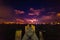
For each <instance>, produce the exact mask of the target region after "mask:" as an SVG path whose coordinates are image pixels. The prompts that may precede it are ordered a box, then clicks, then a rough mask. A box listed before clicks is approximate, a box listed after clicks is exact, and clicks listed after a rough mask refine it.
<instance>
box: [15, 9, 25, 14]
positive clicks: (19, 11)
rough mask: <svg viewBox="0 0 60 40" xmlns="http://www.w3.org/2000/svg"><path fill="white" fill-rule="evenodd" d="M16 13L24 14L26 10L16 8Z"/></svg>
mask: <svg viewBox="0 0 60 40" xmlns="http://www.w3.org/2000/svg"><path fill="white" fill-rule="evenodd" d="M15 13H16V14H24V13H25V12H24V11H21V10H15Z"/></svg>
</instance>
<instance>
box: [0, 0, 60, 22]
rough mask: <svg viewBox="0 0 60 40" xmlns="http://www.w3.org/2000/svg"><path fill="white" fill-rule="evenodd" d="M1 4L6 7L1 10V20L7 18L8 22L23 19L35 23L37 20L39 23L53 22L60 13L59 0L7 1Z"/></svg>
mask: <svg viewBox="0 0 60 40" xmlns="http://www.w3.org/2000/svg"><path fill="white" fill-rule="evenodd" d="M1 2H2V3H4V5H5V7H4V6H3V8H1V12H0V14H1V13H2V14H1V16H0V18H2V17H3V18H7V19H8V21H9V20H11V19H12V20H13V21H14V20H15V18H16V19H17V20H18V21H19V19H20V20H21V19H23V20H25V21H27V20H29V21H31V22H33V23H34V21H36V20H37V19H38V22H47V21H48V22H51V21H54V20H55V19H56V16H57V15H56V14H57V13H59V12H60V1H57V0H46V1H45V0H40V1H38V0H36V1H35V0H6V1H1ZM1 5H2V4H1ZM6 6H7V7H6ZM8 6H9V7H11V8H12V9H11V8H9V7H8ZM0 7H1V6H0ZM59 14H60V13H59ZM56 20H57V19H56ZM29 21H28V23H29Z"/></svg>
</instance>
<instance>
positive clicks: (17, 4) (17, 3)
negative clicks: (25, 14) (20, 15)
mask: <svg viewBox="0 0 60 40" xmlns="http://www.w3.org/2000/svg"><path fill="white" fill-rule="evenodd" d="M4 2H5V4H7V5H9V6H12V7H14V8H17V9H28V8H30V7H33V8H48V7H60V1H58V0H40V1H38V0H7V1H4Z"/></svg>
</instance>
